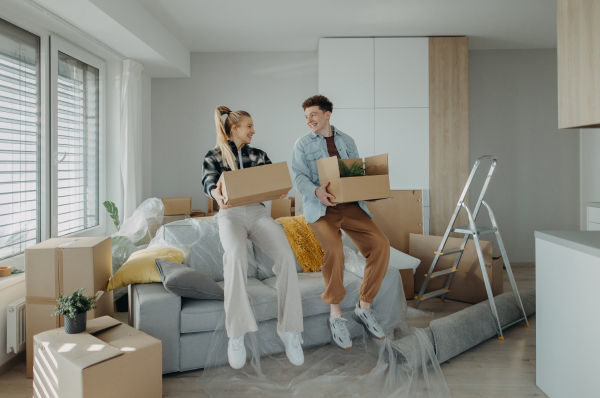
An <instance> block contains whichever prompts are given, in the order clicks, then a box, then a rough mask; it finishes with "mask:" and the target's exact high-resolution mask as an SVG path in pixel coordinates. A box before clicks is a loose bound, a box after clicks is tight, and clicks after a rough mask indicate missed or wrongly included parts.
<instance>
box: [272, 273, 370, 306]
mask: <svg viewBox="0 0 600 398" xmlns="http://www.w3.org/2000/svg"><path fill="white" fill-rule="evenodd" d="M263 283H264V284H265V285H267V286H270V287H272V288H273V289H274V288H275V284H276V283H277V277H273V278H268V279H265V280H264V281H263ZM361 284H362V279H360V278H358V277H357V276H355V275H353V274H351V273H349V272H344V287H345V288H346V297H344V300H343V301H342V302H341V303H340V306H341V307H342V311H345V310H348V309H352V308H354V306H355V305H356V303H357V302H358V299H359V295H358V290H359V289H360V285H361ZM298 286H299V287H300V295H301V297H302V313H303V315H304V316H305V317H307V316H312V315H317V314H324V313H329V311H330V306H329V304H327V303H325V302H324V301H323V300H322V299H321V294H323V292H324V291H325V281H324V280H323V275H322V274H321V273H320V272H304V273H300V274H298Z"/></svg>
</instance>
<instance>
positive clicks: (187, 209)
mask: <svg viewBox="0 0 600 398" xmlns="http://www.w3.org/2000/svg"><path fill="white" fill-rule="evenodd" d="M160 200H162V202H163V205H164V206H165V213H164V215H165V216H178V215H182V214H192V198H191V197H190V198H161V199H160Z"/></svg>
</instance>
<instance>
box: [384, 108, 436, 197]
mask: <svg viewBox="0 0 600 398" xmlns="http://www.w3.org/2000/svg"><path fill="white" fill-rule="evenodd" d="M375 153H376V154H380V153H387V154H388V163H389V172H390V188H391V189H409V190H410V189H429V109H427V108H386V109H375Z"/></svg>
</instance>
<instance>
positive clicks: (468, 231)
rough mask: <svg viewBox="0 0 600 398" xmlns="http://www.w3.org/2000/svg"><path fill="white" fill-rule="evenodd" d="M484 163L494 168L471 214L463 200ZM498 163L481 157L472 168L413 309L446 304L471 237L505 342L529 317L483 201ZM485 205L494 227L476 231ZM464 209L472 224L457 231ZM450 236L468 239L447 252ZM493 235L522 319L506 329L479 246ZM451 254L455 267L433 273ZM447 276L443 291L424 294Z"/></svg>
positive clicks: (500, 239) (502, 245)
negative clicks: (430, 303) (431, 300)
mask: <svg viewBox="0 0 600 398" xmlns="http://www.w3.org/2000/svg"><path fill="white" fill-rule="evenodd" d="M485 159H491V161H492V164H491V166H490V170H489V172H488V175H487V177H486V179H485V182H484V184H483V188H482V189H481V193H480V195H479V199H478V200H477V204H476V205H475V210H474V211H473V212H471V210H470V209H469V207H468V206H467V205H466V203H465V202H464V200H465V197H466V196H467V193H468V192H469V187H470V185H471V182H472V181H473V176H474V175H475V172H476V171H477V168H478V167H479V165H480V164H481V162H482V161H483V160H485ZM496 163H497V159H496V158H495V157H494V156H491V155H486V156H482V157H480V158H479V159H477V161H476V162H475V164H474V165H473V168H472V169H471V174H469V179H468V180H467V183H466V185H465V188H464V190H463V192H462V194H461V195H460V199H458V204H457V205H456V209H455V210H454V214H452V219H451V220H450V224H448V228H447V229H446V233H445V234H444V237H443V239H442V241H441V242H440V247H439V248H438V250H437V251H436V252H435V257H434V258H433V262H432V263H431V267H429V272H428V273H427V275H426V278H425V281H424V282H423V286H421V291H420V292H419V295H418V296H416V297H415V299H416V300H415V304H414V308H418V307H419V303H420V302H421V301H423V300H427V299H429V298H433V297H439V298H440V301H441V302H443V301H444V299H445V298H446V294H448V292H450V284H452V278H453V277H454V274H455V273H456V272H458V264H459V262H460V259H461V257H462V254H463V252H464V251H465V248H466V247H467V242H468V240H469V237H471V236H472V237H473V242H474V243H475V249H476V250H477V257H478V258H479V265H480V267H481V273H482V275H483V282H484V284H485V290H486V291H487V295H488V298H489V303H490V307H491V310H492V314H493V317H494V321H495V324H496V334H497V336H498V338H499V339H501V340H504V336H503V334H502V330H503V329H506V328H508V327H510V326H512V325H515V324H517V323H519V322H523V323H524V325H525V326H526V327H529V322H528V321H527V315H525V310H524V308H523V303H522V302H521V296H519V291H518V290H517V284H516V282H515V278H514V276H513V273H512V269H511V267H510V263H509V261H508V256H507V255H506V249H505V248H504V243H503V242H502V238H501V237H500V231H499V230H498V224H497V223H496V217H494V213H493V212H492V209H491V208H490V206H489V205H488V204H487V203H486V202H485V200H483V197H484V195H485V191H486V190H487V187H488V185H489V183H490V179H491V178H492V174H493V173H494V169H495V167H496ZM482 204H483V205H484V206H485V207H486V209H487V210H488V213H489V215H490V220H491V222H492V226H491V227H477V226H476V225H475V219H476V218H477V214H478V213H479V209H480V208H481V205H482ZM461 208H462V209H464V210H465V211H466V212H467V216H468V218H469V224H468V225H464V226H459V227H455V226H454V223H455V222H456V218H457V217H458V213H459V212H460V210H461ZM450 232H455V233H459V234H464V235H465V236H464V238H463V241H462V244H461V246H460V247H455V248H449V249H445V248H444V246H445V245H446V242H447V241H448V236H449V235H450ZM490 233H495V234H496V239H497V240H498V246H499V247H500V252H501V253H502V257H503V259H504V265H505V267H506V272H507V273H508V279H509V280H510V284H511V286H512V290H513V293H514V295H515V300H516V303H517V306H518V307H519V311H520V312H521V318H519V319H518V320H516V321H515V322H512V323H511V324H509V325H505V326H504V327H503V326H502V325H501V323H500V319H499V318H498V311H497V310H496V303H495V302H494V295H493V293H492V288H491V285H490V281H489V279H488V276H487V270H486V265H485V261H484V259H483V253H482V251H481V245H480V243H479V236H481V235H485V234H490ZM452 254H456V259H455V260H454V265H453V266H452V268H448V269H445V270H442V271H437V272H434V270H435V266H436V264H437V262H438V260H439V258H440V257H441V256H448V255H452ZM444 276H447V277H448V280H447V281H446V286H445V287H444V288H443V289H439V290H435V291H432V292H429V293H425V290H426V289H427V284H428V282H429V281H430V280H431V279H435V278H440V277H444Z"/></svg>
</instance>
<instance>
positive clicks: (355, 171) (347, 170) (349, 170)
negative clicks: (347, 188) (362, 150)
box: [339, 159, 373, 177]
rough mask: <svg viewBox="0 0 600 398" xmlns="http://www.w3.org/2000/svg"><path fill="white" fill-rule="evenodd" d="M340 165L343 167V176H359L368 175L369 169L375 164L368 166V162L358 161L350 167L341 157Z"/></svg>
mask: <svg viewBox="0 0 600 398" xmlns="http://www.w3.org/2000/svg"><path fill="white" fill-rule="evenodd" d="M339 162H340V167H341V169H342V177H359V176H366V175H367V169H368V168H369V167H373V166H367V162H359V161H356V162H354V163H352V164H351V165H350V167H348V166H347V165H346V163H344V162H343V161H342V159H339Z"/></svg>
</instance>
